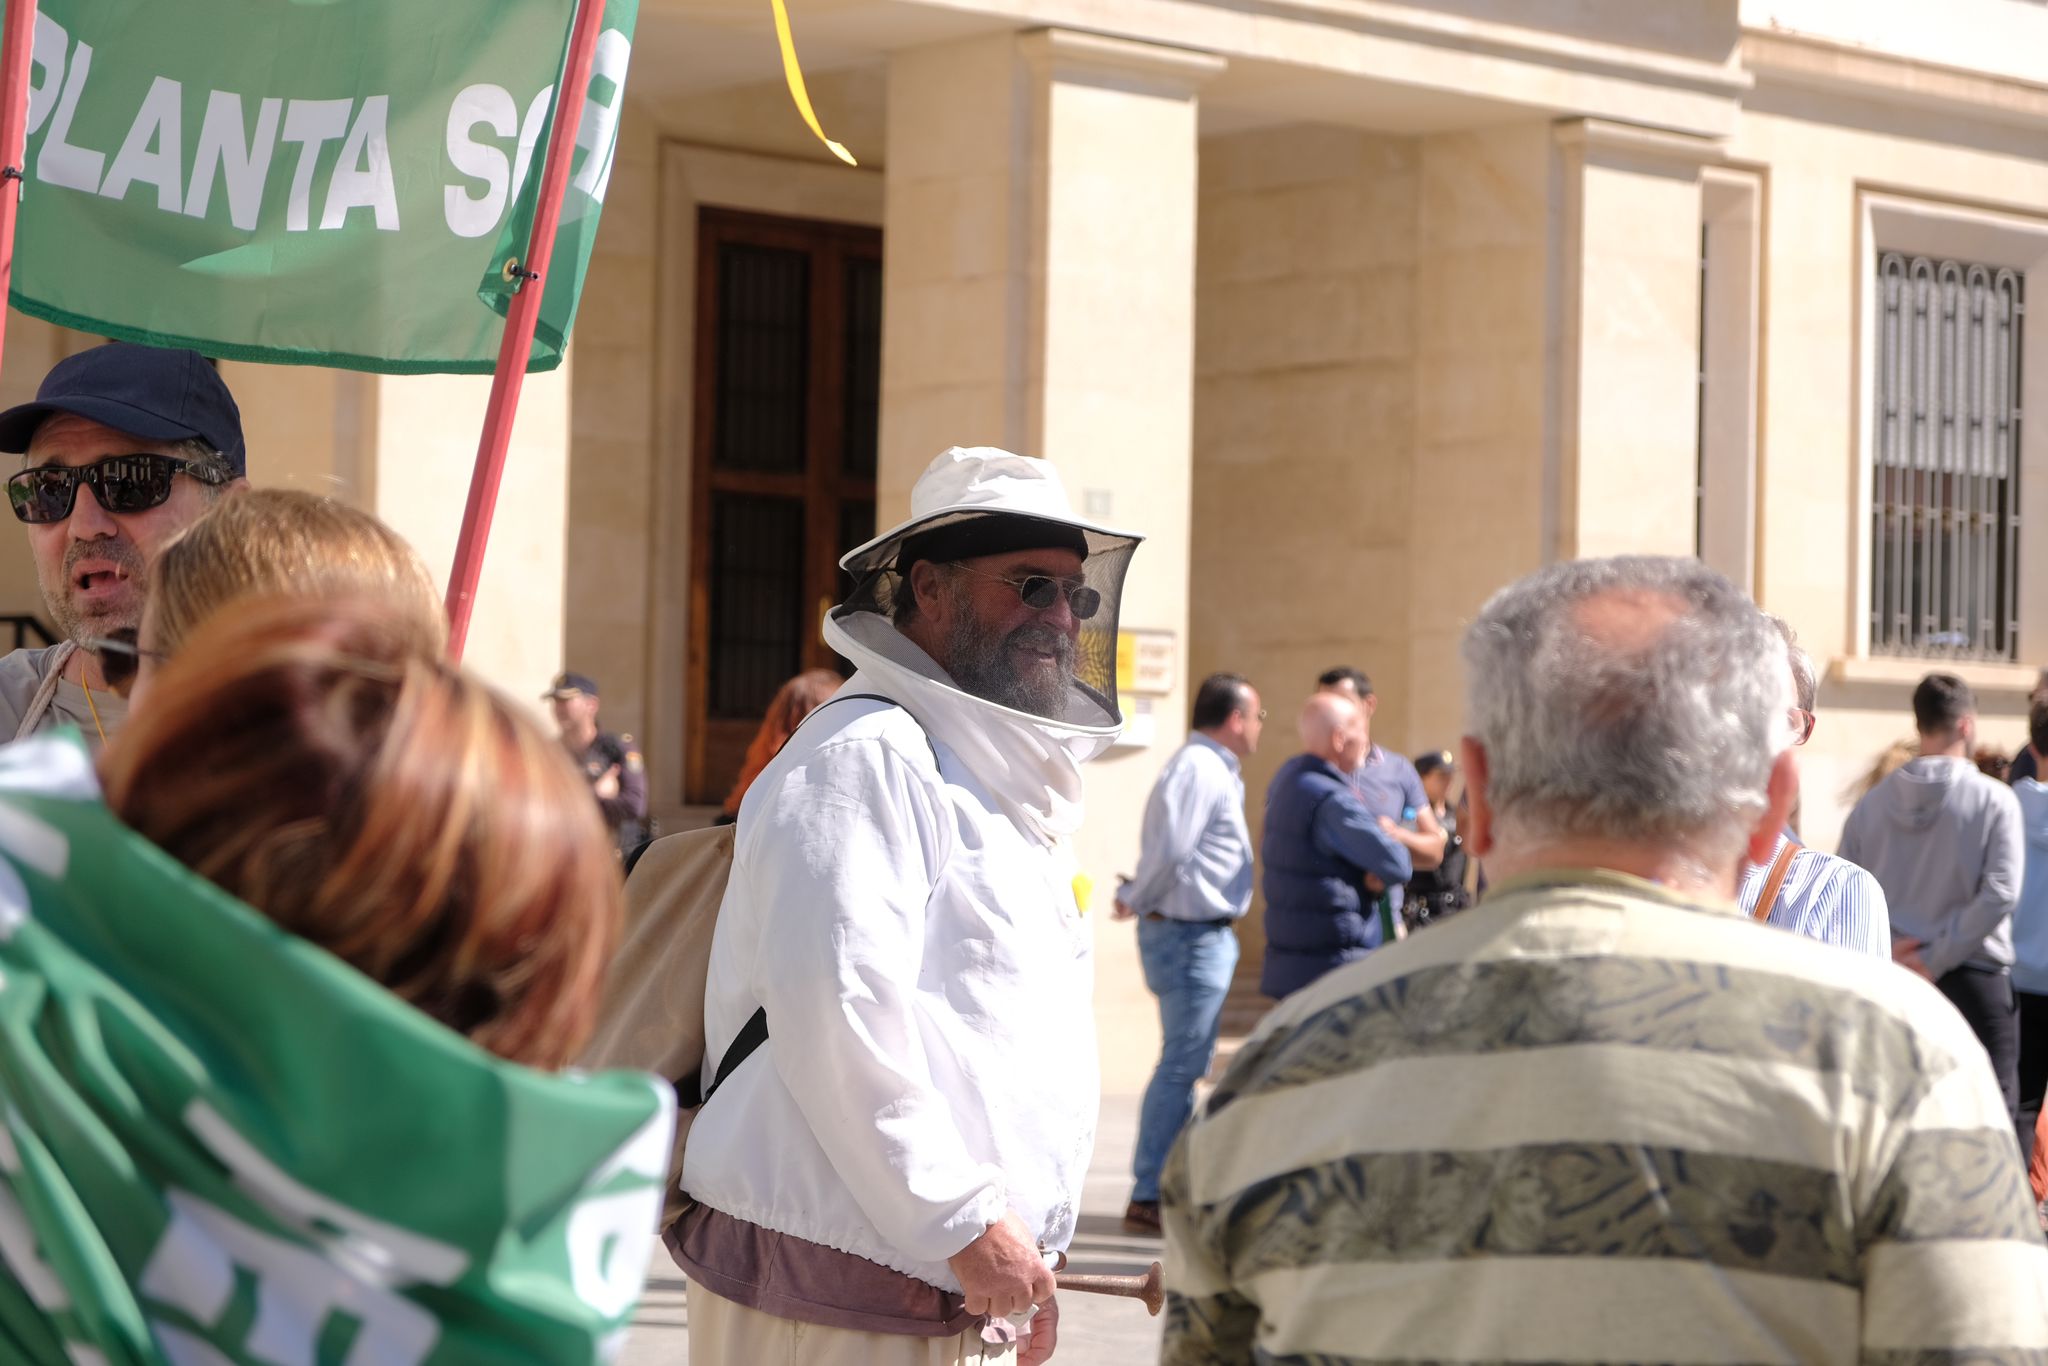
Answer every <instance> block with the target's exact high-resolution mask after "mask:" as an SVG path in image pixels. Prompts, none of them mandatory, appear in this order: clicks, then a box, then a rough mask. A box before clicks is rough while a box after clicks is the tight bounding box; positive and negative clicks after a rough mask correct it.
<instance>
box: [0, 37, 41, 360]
mask: <svg viewBox="0 0 2048 1366" xmlns="http://www.w3.org/2000/svg"><path fill="white" fill-rule="evenodd" d="M6 4H7V20H6V29H5V33H4V36H0V166H9V167H13V168H14V170H15V172H16V174H17V175H19V174H22V173H25V172H26V171H27V170H28V167H27V165H26V163H25V160H24V158H25V156H26V154H27V151H28V75H29V59H30V57H32V56H33V55H34V53H35V39H36V0H6ZM20 212H21V182H20V180H18V179H17V180H15V181H14V183H13V184H5V183H0V359H4V357H5V355H6V351H5V347H6V343H7V307H6V304H7V299H8V297H9V296H8V291H9V290H10V289H11V288H12V287H13V284H14V220H15V219H16V218H17V217H18V216H19V215H20Z"/></svg>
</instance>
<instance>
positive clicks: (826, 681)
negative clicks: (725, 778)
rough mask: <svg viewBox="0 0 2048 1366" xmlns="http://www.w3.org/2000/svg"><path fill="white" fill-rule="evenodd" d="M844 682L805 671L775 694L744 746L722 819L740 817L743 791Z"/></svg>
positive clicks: (822, 672)
mask: <svg viewBox="0 0 2048 1366" xmlns="http://www.w3.org/2000/svg"><path fill="white" fill-rule="evenodd" d="M845 681H846V680H845V679H843V678H841V677H840V676H839V675H838V674H837V673H835V672H833V671H832V670H831V669H806V670H804V671H803V672H802V673H800V674H798V675H797V676H796V677H795V678H792V679H790V680H789V681H788V682H787V683H784V684H783V685H782V686H781V687H779V688H777V689H776V690H775V696H774V697H773V698H771V699H769V702H768V713H767V715H765V716H763V717H762V718H761V728H760V729H759V730H757V731H755V732H754V739H753V741H752V743H750V744H749V745H748V746H747V757H746V761H745V762H744V763H742V764H741V765H740V776H739V780H738V781H737V782H735V783H734V784H733V785H732V791H731V792H729V793H728V794H726V798H725V808H724V809H725V814H726V815H728V816H737V815H739V814H740V798H742V797H744V796H746V795H747V789H748V788H750V787H752V786H753V785H754V779H756V778H758V777H760V776H761V770H762V769H764V768H766V767H768V761H769V760H771V759H773V758H774V757H775V756H776V755H778V754H780V753H782V747H783V746H784V745H786V744H788V743H789V737H790V736H792V735H794V734H796V728H797V727H798V726H800V725H802V724H803V723H804V718H805V717H806V716H809V715H810V714H811V713H812V712H814V711H816V710H817V709H818V708H819V707H822V706H824V705H825V704H826V703H827V702H829V701H831V700H832V694H834V693H836V692H838V691H839V685H840V684H841V683H844V682H845Z"/></svg>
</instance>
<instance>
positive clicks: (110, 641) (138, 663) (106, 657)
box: [78, 626, 168, 692]
mask: <svg viewBox="0 0 2048 1366" xmlns="http://www.w3.org/2000/svg"><path fill="white" fill-rule="evenodd" d="M78 643H79V645H80V646H82V647H83V648H85V649H87V650H90V651H92V652H93V654H94V655H96V656H98V657H99V663H100V677H101V678H104V679H106V680H107V686H108V687H110V688H112V689H114V690H115V691H116V692H120V691H124V690H126V688H127V687H128V685H129V684H130V683H131V682H133V681H134V679H135V675H136V672H137V671H138V670H139V669H141V667H142V657H143V656H144V655H148V656H149V657H150V658H151V659H154V660H155V661H157V663H159V664H161V663H162V662H163V661H164V660H165V659H166V658H168V656H167V655H165V654H164V652H163V651H161V650H145V649H143V648H142V647H141V646H140V645H138V644H136V643H135V628H134V627H133V626H123V627H120V628H119V629H117V630H115V631H113V632H112V633H110V634H108V635H104V636H94V637H91V638H89V639H86V640H81V641H79V642H78Z"/></svg>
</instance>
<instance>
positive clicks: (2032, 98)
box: [1742, 29, 2048, 126]
mask: <svg viewBox="0 0 2048 1366" xmlns="http://www.w3.org/2000/svg"><path fill="white" fill-rule="evenodd" d="M1742 63H1743V65H1744V66H1745V67H1747V68H1749V70H1750V71H1751V72H1752V73H1754V75H1755V76H1756V77H1757V79H1758V80H1759V82H1770V83H1776V84H1780V85H1787V86H1794V87H1798V88H1802V89H1807V90H1819V91H1825V92H1827V93H1830V94H1838V95H1851V96H1862V97H1865V98H1872V99H1881V100H1884V101H1886V102H1887V103H1892V104H1907V105H1912V106H1915V107H1917V108H1922V109H1935V110H1940V111H1942V112H1944V113H1950V114H1960V115H1964V116H1967V117H1972V118H1980V119H1990V120H1993V121H1995V122H1999V123H2017V124H2023V125H2029V126H2048V85H2042V84H2039V83H2036V82H2033V81H2027V80H2022V79H2020V78H2018V77H2014V76H2000V75H1993V74H1990V73H1987V72H1983V71H1971V70H1968V69H1966V68H1963V67H1955V66H1944V65H1941V64H1939V63H1936V62H1927V61H1921V60H1919V59H1917V58H1913V57H1903V56H1899V55H1897V54H1895V53H1890V52H1880V51H1877V50H1875V49H1872V48H1867V47H1859V46H1856V45H1854V44H1849V43H1842V42H1837V41H1834V40H1832V39H1828V38H1821V37H1815V36H1812V35H1809V34H1803V33H1788V32H1782V31H1774V30H1763V29H1745V30H1743V34H1742Z"/></svg>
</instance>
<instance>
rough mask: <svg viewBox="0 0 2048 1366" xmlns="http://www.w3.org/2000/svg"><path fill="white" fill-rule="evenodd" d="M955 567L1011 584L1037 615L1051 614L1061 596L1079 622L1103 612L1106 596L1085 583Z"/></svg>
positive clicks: (956, 565)
mask: <svg viewBox="0 0 2048 1366" xmlns="http://www.w3.org/2000/svg"><path fill="white" fill-rule="evenodd" d="M953 567H954V568H955V569H964V570H966V571H967V572H968V573H970V574H979V575H980V576H981V577H982V578H984V579H994V580H995V581H996V582H997V583H1007V584H1008V585H1010V587H1012V588H1014V589H1016V590H1017V596H1018V597H1019V598H1022V599H1023V601H1024V605H1025V606H1026V607H1029V608H1030V609H1031V610H1032V611H1034V612H1045V611H1050V610H1051V609H1052V605H1053V604H1054V603H1056V602H1058V601H1059V600H1060V594H1061V593H1065V594H1066V595H1067V610H1068V611H1070V612H1072V613H1073V614H1074V620H1076V621H1086V620H1088V618H1090V617H1092V616H1094V615H1095V614H1096V613H1097V612H1100V611H1101V610H1102V594H1100V593H1098V592H1097V591H1096V590H1094V589H1093V588H1090V587H1089V586H1088V585H1087V584H1085V583H1068V582H1066V581H1065V580H1063V579H1056V578H1053V577H1052V576H1051V575H1049V574H1029V575H1026V576H1025V577H1023V578H1021V579H1013V578H1011V577H1010V576H1009V575H1007V574H991V573H989V571H988V570H986V569H976V568H974V567H973V566H971V565H965V564H955V565H954V566H953Z"/></svg>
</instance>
